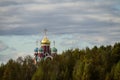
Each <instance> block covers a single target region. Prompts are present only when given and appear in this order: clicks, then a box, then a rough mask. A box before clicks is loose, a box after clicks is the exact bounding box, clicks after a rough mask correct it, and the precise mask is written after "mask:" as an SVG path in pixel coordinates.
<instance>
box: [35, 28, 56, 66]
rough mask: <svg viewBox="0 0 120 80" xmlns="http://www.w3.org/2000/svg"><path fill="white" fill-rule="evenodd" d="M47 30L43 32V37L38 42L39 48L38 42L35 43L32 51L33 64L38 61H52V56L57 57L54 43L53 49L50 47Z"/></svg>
mask: <svg viewBox="0 0 120 80" xmlns="http://www.w3.org/2000/svg"><path fill="white" fill-rule="evenodd" d="M46 32H47V30H46V29H45V30H44V37H43V38H42V40H40V47H39V46H38V41H37V42H36V45H37V46H36V48H35V49H34V56H35V57H34V62H35V64H36V63H37V62H38V61H41V60H46V59H48V58H49V59H53V57H54V56H56V55H57V48H55V41H54V42H53V43H54V46H53V48H52V49H51V47H50V40H49V39H48V37H47V34H46Z"/></svg>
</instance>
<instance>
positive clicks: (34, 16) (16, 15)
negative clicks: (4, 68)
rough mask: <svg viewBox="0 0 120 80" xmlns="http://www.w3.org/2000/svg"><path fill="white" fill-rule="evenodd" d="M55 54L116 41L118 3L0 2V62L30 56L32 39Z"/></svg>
mask: <svg viewBox="0 0 120 80" xmlns="http://www.w3.org/2000/svg"><path fill="white" fill-rule="evenodd" d="M45 28H46V29H47V30H48V32H47V35H48V37H49V39H50V41H51V46H53V45H52V42H53V41H54V40H55V41H56V47H57V48H58V53H61V52H62V51H63V50H66V49H68V48H76V47H78V48H80V49H82V48H85V47H87V46H88V47H93V46H95V45H96V46H100V45H108V44H114V43H115V42H119V41H120V36H119V35H120V0H0V62H5V61H7V60H8V59H10V58H16V57H18V56H24V55H32V56H33V50H34V48H35V47H36V46H35V42H36V40H41V39H42V38H43V36H44V33H43V30H44V29H45Z"/></svg>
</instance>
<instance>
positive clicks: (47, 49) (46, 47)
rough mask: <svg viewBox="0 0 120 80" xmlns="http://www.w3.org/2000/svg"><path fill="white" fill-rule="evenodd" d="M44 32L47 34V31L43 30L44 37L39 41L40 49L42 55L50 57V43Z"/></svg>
mask: <svg viewBox="0 0 120 80" xmlns="http://www.w3.org/2000/svg"><path fill="white" fill-rule="evenodd" d="M46 32H47V30H46V29H45V35H44V37H43V39H42V41H41V48H42V49H43V53H44V54H45V55H47V54H49V55H50V54H51V51H50V41H49V39H48V38H47V35H46Z"/></svg>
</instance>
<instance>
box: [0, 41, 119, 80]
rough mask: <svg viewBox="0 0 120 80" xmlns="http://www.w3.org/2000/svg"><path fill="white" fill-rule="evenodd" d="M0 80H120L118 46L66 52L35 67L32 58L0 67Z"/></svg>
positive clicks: (18, 60) (23, 58) (21, 58)
mask: <svg viewBox="0 0 120 80" xmlns="http://www.w3.org/2000/svg"><path fill="white" fill-rule="evenodd" d="M0 80H120V43H115V44H114V45H107V46H103V45H101V46H100V47H97V46H94V47H93V48H91V49H90V48H88V47H86V48H85V49H79V48H76V49H68V50H66V51H63V52H62V53H61V54H58V55H57V56H55V57H54V59H53V60H45V61H44V60H42V61H40V62H38V63H37V64H36V65H35V64H34V63H33V58H32V57H31V56H29V55H28V56H26V57H18V58H17V59H16V60H13V59H10V60H9V61H8V62H7V63H6V64H3V63H2V64H0Z"/></svg>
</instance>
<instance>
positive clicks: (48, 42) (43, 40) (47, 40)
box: [41, 36, 50, 44]
mask: <svg viewBox="0 0 120 80" xmlns="http://www.w3.org/2000/svg"><path fill="white" fill-rule="evenodd" d="M41 44H50V41H49V39H48V38H47V37H46V36H45V37H44V38H43V39H42V41H41Z"/></svg>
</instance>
